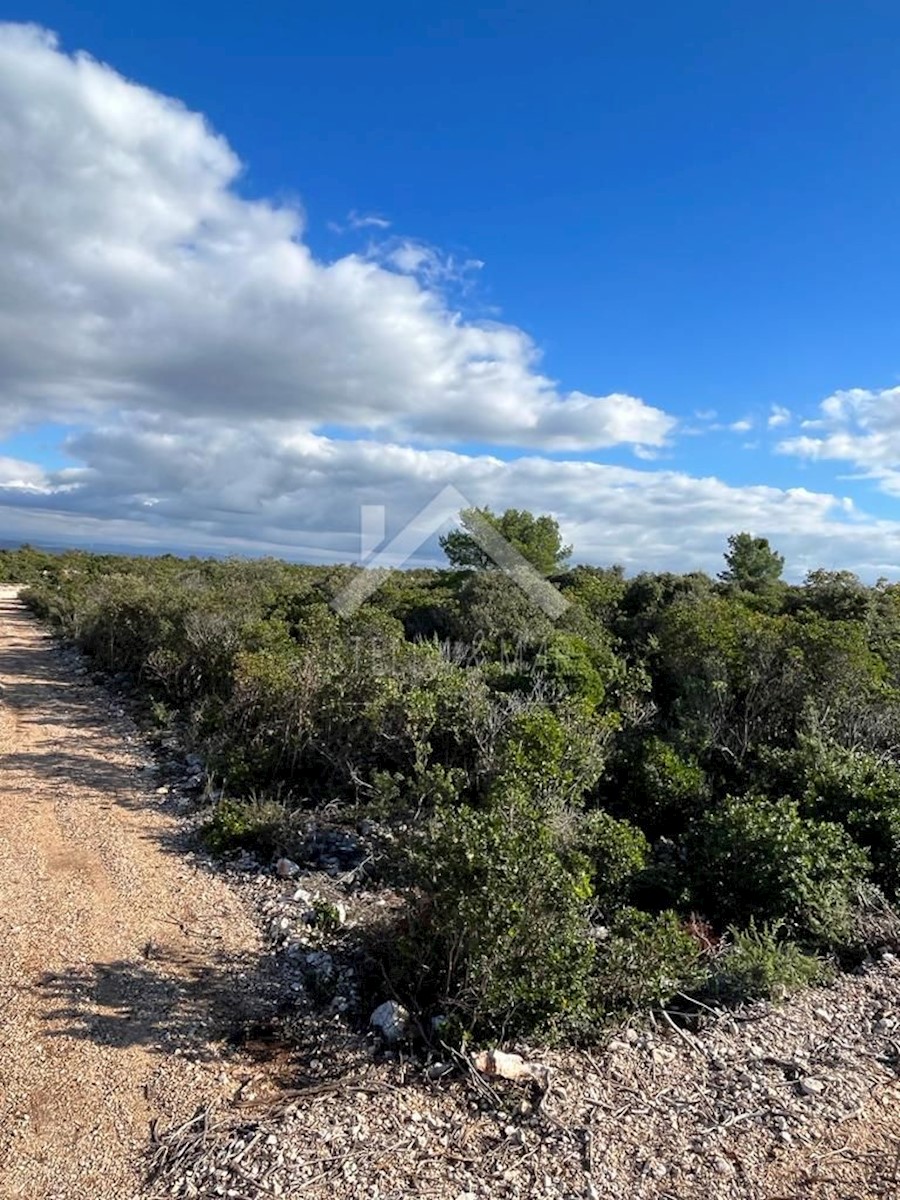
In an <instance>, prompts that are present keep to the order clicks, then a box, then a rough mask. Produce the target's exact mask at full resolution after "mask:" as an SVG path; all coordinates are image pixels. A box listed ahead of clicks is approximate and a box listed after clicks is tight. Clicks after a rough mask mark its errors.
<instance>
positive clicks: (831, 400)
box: [778, 387, 900, 495]
mask: <svg viewBox="0 0 900 1200" xmlns="http://www.w3.org/2000/svg"><path fill="white" fill-rule="evenodd" d="M819 412H820V416H819V418H818V419H817V420H814V421H805V422H804V423H803V424H804V427H805V428H806V429H808V430H813V431H814V432H812V433H805V434H801V435H800V436H798V437H793V438H786V439H785V440H783V441H782V442H780V443H779V445H778V450H779V451H780V452H781V453H782V454H792V455H795V456H797V457H799V458H805V459H810V460H814V461H824V460H836V461H841V462H846V463H849V464H851V465H852V466H854V467H856V468H857V469H858V470H859V471H860V472H861V474H863V475H864V476H866V477H868V478H871V479H874V480H877V481H878V483H879V484H880V486H881V488H882V489H883V490H884V491H886V492H889V493H890V494H891V495H900V387H893V388H883V389H882V390H880V391H870V390H869V389H866V388H851V389H848V390H846V391H841V392H835V393H834V394H833V395H832V396H829V397H828V398H827V399H826V400H823V401H822V403H821V405H820V407H819Z"/></svg>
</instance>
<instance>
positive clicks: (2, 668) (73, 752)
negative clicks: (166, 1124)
mask: <svg viewBox="0 0 900 1200" xmlns="http://www.w3.org/2000/svg"><path fill="white" fill-rule="evenodd" d="M0 687H2V698H0V1196H2V1197H4V1200H5V1198H6V1197H16V1198H17V1200H18V1198H21V1197H27V1198H29V1200H105V1198H106V1197H109V1198H110V1200H111V1198H112V1197H115V1200H127V1198H128V1197H132V1196H135V1195H137V1194H139V1190H140V1175H139V1171H140V1165H141V1164H140V1154H141V1152H142V1150H143V1149H144V1147H145V1146H146V1143H147V1136H148V1128H149V1123H150V1121H151V1119H152V1118H154V1117H159V1116H162V1117H163V1119H164V1120H165V1119H169V1118H175V1117H183V1118H186V1117H188V1116H190V1115H191V1114H192V1113H193V1111H194V1109H195V1108H196V1106H197V1105H198V1104H200V1103H201V1102H203V1101H206V1100H209V1099H210V1098H212V1097H214V1096H216V1095H217V1094H218V1093H224V1092H225V1091H226V1089H227V1083H226V1081H225V1079H224V1078H223V1074H224V1073H223V1068H222V1064H221V1062H219V1061H217V1060H216V1058H215V1056H214V1055H213V1054H211V1053H210V1052H209V1036H208V1035H209V1034H210V1033H219V1032H222V1031H223V1030H227V1028H228V1026H229V1023H230V1022H234V1021H236V1020H237V1019H238V1018H239V1016H240V1014H239V1013H238V1012H237V1011H236V1007H235V1006H236V1004H238V1003H239V1002H238V1001H237V1000H236V998H237V997H240V996H242V993H243V992H244V991H246V989H245V988H242V979H241V972H242V971H246V972H249V971H252V969H253V964H254V961H255V958H256V955H257V954H258V950H259V946H258V939H257V934H256V931H255V929H254V927H253V925H252V923H251V921H250V919H249V917H248V916H247V915H246V914H245V912H244V911H243V910H242V908H241V907H240V904H239V902H238V900H237V898H236V897H235V895H234V893H233V892H232V891H231V890H230V889H229V888H228V887H227V886H226V884H225V883H224V882H222V880H220V879H218V878H216V877H215V876H214V875H211V874H209V873H207V872H205V871H203V870H202V869H200V868H196V867H194V866H192V865H191V864H190V862H189V861H188V860H186V859H185V858H184V856H183V854H182V853H181V850H180V848H178V847H177V846H176V839H177V830H176V827H175V823H174V821H173V820H172V819H171V818H170V817H168V816H167V815H166V814H165V812H164V811H163V808H164V806H163V804H162V803H161V801H160V800H158V798H157V796H156V795H155V788H154V786H153V781H152V779H151V780H150V781H147V782H145V780H147V774H146V773H143V775H142V773H141V772H140V771H139V770H138V769H137V768H138V765H139V763H140V761H141V755H140V748H139V745H138V743H137V742H136V740H132V739H130V738H129V733H128V726H127V723H126V722H124V721H123V720H121V719H119V720H116V719H115V717H113V718H112V719H111V717H110V714H109V701H108V699H104V697H103V695H102V693H100V691H99V690H98V689H96V688H94V687H93V686H92V685H91V684H90V683H88V682H86V681H84V680H83V679H80V678H79V677H78V676H77V675H75V674H74V673H73V672H72V670H71V667H69V666H67V665H66V662H65V661H64V659H63V658H62V657H61V656H60V654H59V652H58V651H57V650H56V649H55V648H54V646H53V643H52V642H51V641H50V640H49V639H48V638H47V636H46V635H45V634H44V633H43V631H42V630H41V629H40V627H39V626H38V625H37V623H36V622H34V621H33V620H32V619H31V618H30V617H29V616H28V615H27V614H26V612H25V610H24V609H23V607H22V605H21V604H20V602H19V601H18V599H17V598H16V597H15V594H14V593H13V592H11V590H10V589H4V590H2V591H0Z"/></svg>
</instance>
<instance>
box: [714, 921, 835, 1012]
mask: <svg viewBox="0 0 900 1200" xmlns="http://www.w3.org/2000/svg"><path fill="white" fill-rule="evenodd" d="M779 928H780V927H779V926H778V925H777V924H762V925H757V924H756V922H755V921H754V920H752V919H751V921H750V924H749V925H748V927H747V928H746V929H735V928H734V927H732V928H731V929H729V931H728V933H729V939H730V940H729V943H728V945H727V946H726V948H725V950H724V951H723V952H722V954H721V955H720V956H719V957H718V958H717V959H716V964H715V968H714V971H713V975H712V978H711V980H710V984H709V992H710V994H711V995H712V996H715V997H716V998H717V999H719V1000H724V1001H726V1002H728V1003H735V1002H738V1001H742V1000H780V999H783V998H784V997H785V996H787V995H788V994H789V993H790V992H793V991H796V990H797V989H798V988H801V987H806V986H807V985H808V984H811V983H817V982H822V981H823V980H824V979H826V978H827V977H828V967H827V966H826V964H825V963H823V962H822V960H821V959H820V958H817V957H816V956H815V955H812V954H805V953H804V952H803V951H802V950H801V949H800V947H799V946H798V945H797V944H796V942H791V941H786V940H784V939H783V938H781V937H779Z"/></svg>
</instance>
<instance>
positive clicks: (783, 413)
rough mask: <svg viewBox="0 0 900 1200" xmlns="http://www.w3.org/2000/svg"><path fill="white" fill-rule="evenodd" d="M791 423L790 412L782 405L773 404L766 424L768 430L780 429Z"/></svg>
mask: <svg viewBox="0 0 900 1200" xmlns="http://www.w3.org/2000/svg"><path fill="white" fill-rule="evenodd" d="M790 423H791V410H790V409H789V408H785V407H784V405H782V404H773V405H772V411H771V412H770V413H769V420H768V422H767V424H768V426H769V428H770V429H780V428H781V427H782V426H783V425H789V424H790Z"/></svg>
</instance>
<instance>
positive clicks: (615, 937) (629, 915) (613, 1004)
mask: <svg viewBox="0 0 900 1200" xmlns="http://www.w3.org/2000/svg"><path fill="white" fill-rule="evenodd" d="M706 975H707V967H706V964H705V962H704V959H703V956H702V951H701V947H700V945H699V943H698V942H697V940H696V939H695V938H693V937H692V936H691V935H690V934H689V933H688V932H687V930H686V929H685V928H684V924H683V922H682V921H681V919H680V918H679V917H678V915H677V914H676V913H674V912H662V913H659V914H658V915H656V916H654V915H652V914H650V913H646V912H641V911H640V910H639V909H635V908H625V909H623V910H622V911H621V912H620V913H619V914H618V915H617V917H616V920H615V922H614V923H613V925H612V926H611V927H610V929H609V930H608V936H607V937H606V939H605V940H603V941H601V942H600V944H599V947H598V952H597V960H596V966H595V989H596V991H595V1000H594V1002H595V1005H596V1007H597V1011H598V1014H599V1015H600V1016H601V1017H612V1016H620V1015H622V1014H624V1013H626V1012H631V1011H635V1010H641V1009H646V1008H649V1007H653V1006H659V1005H664V1004H666V1003H667V1002H668V1001H669V1000H670V999H671V998H672V996H674V995H675V993H676V992H681V991H688V990H691V989H695V988H698V987H700V986H701V985H702V984H703V982H704V981H705V979H706Z"/></svg>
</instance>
